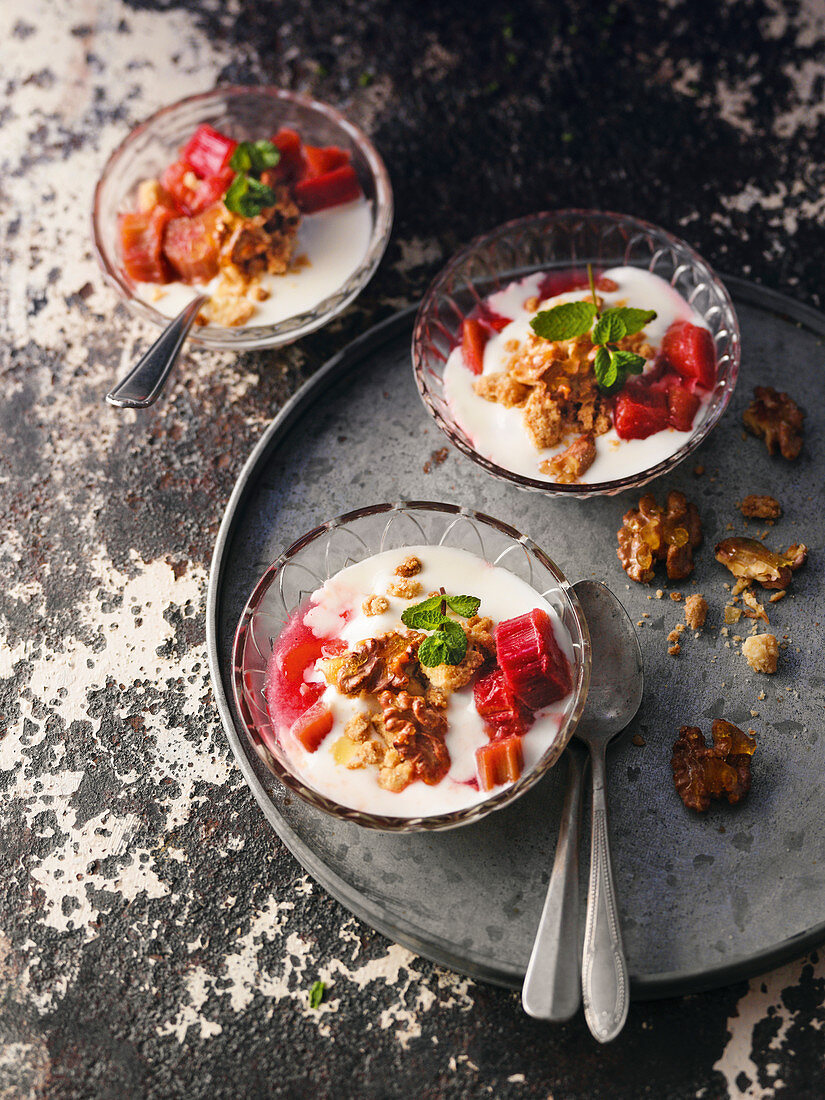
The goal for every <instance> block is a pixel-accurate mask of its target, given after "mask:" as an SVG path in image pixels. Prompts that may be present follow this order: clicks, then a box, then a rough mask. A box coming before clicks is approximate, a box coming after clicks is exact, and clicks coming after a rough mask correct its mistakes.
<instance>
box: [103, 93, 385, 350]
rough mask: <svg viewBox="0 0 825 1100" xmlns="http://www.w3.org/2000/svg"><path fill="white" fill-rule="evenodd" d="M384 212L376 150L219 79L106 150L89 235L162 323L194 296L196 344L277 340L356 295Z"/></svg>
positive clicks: (129, 298) (370, 267) (273, 98)
mask: <svg viewBox="0 0 825 1100" xmlns="http://www.w3.org/2000/svg"><path fill="white" fill-rule="evenodd" d="M392 208H393V203H392V190H391V187H390V183H389V177H388V175H387V171H386V168H385V167H384V164H383V162H382V160H381V158H380V156H379V155H378V153H377V152H376V150H375V148H374V146H373V145H372V143H371V142H370V141H369V139H368V138H367V137H366V135H365V134H363V133H362V132H361V131H360V130H359V129H358V128H357V127H356V126H353V125H352V124H351V123H350V122H348V121H347V120H346V119H345V118H344V117H343V116H342V115H341V114H340V113H339V112H338V111H336V110H335V109H334V108H332V107H329V106H328V105H326V104H323V103H319V102H318V101H316V100H313V99H310V98H309V97H307V96H303V95H299V94H297V93H294V92H287V91H282V90H280V89H276V88H244V87H237V88H236V87H221V88H216V89H215V90H214V91H212V92H208V93H206V94H204V95H200V96H192V97H190V98H188V99H185V100H182V101H180V102H179V103H176V104H173V105H172V106H169V107H166V108H164V109H163V110H161V111H158V112H157V113H156V114H155V115H153V116H152V117H151V118H150V119H148V120H147V121H146V122H145V123H142V124H141V125H140V126H138V127H136V128H135V130H133V131H132V132H131V134H129V135H128V137H127V138H126V140H125V141H124V142H123V143H122V144H121V145H120V147H119V148H118V149H116V150H115V152H114V153H113V154H112V156H111V157H110V159H109V162H108V163H107V165H106V168H105V169H104V172H103V175H102V176H101V179H100V181H99V183H98V185H97V189H96V191H95V202H94V211H93V237H94V243H95V248H96V251H97V256H98V260H99V262H100V264H101V267H102V269H103V272H104V275H105V276H106V278H107V280H108V281H109V282H110V283H111V284H112V285H113V286H114V287H115V288H116V289H117V290H118V292H119V293H120V294H121V295H122V296H123V298H124V300H125V301H126V304H127V305H128V306H129V307H130V308H131V309H132V310H133V311H134V312H136V313H138V314H140V315H141V316H143V317H147V318H149V319H151V320H153V321H155V322H156V323H158V324H162V325H166V324H167V323H168V321H169V319H170V318H171V317H173V316H175V315H176V314H177V313H178V312H180V310H181V309H182V308H183V306H184V305H185V304H186V303H187V302H188V301H190V300H191V298H192V297H193V296H194V294H195V293H201V292H205V293H207V294H208V295H209V296H210V300H209V302H208V303H207V304H206V306H205V307H204V309H203V310H202V312H201V315H200V316H199V322H200V324H199V325H198V326H196V327H195V329H194V330H193V332H192V336H191V338H192V339H193V340H196V341H197V342H200V343H203V344H206V345H208V346H210V347H235V348H251V347H274V346H278V345H280V344H284V343H288V342H290V341H292V340H296V339H298V338H299V337H300V336H303V335H305V334H306V333H308V332H311V331H313V330H314V329H316V328H318V327H319V326H321V325H323V324H325V323H326V322H327V321H329V320H330V319H331V318H332V317H334V316H335V315H336V314H337V313H339V312H340V311H341V310H342V309H344V308H345V307H346V306H347V305H348V304H349V303H350V302H351V301H352V300H353V299H354V298H355V296H356V295H357V294H358V293H359V292H360V290H361V289H363V287H364V286H365V285H366V283H367V282H368V281H369V279H370V278H371V277H372V275H373V273H374V271H375V269H376V267H377V266H378V263H379V261H380V259H381V257H382V255H383V253H384V250H385V248H386V245H387V241H388V239H389V233H390V228H391V225H392Z"/></svg>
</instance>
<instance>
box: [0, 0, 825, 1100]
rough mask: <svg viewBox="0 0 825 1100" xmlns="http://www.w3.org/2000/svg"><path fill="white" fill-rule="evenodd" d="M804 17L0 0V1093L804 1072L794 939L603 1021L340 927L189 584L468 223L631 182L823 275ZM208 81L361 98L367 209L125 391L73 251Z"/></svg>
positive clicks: (682, 231)
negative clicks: (322, 398) (308, 281)
mask: <svg viewBox="0 0 825 1100" xmlns="http://www.w3.org/2000/svg"><path fill="white" fill-rule="evenodd" d="M824 43H825V8H823V5H822V3H821V2H820V0H806V2H800V3H791V2H790V0H784V2H783V0H761V2H757V0H743V2H740V3H727V4H725V5H724V6H720V5H716V4H711V3H705V2H696V0H693V2H690V3H688V2H687V0H672V2H671V3H669V4H667V5H641V4H631V3H629V2H624V3H611V4H606V3H604V4H603V3H596V2H594V0H591V2H589V3H579V4H575V3H574V4H567V5H549V4H541V3H538V2H536V3H534V4H528V3H518V4H516V3H514V4H507V5H503V6H499V7H493V6H487V7H485V6H483V5H476V6H474V8H473V9H472V14H470V13H468V12H467V11H466V10H465V9H464V7H463V6H460V5H450V4H441V5H440V6H435V5H428V4H411V3H398V2H395V3H394V2H390V0H383V2H379V0H363V2H350V3H339V4H333V3H331V2H329V0H317V2H316V3H314V4H308V3H305V2H303V0H298V2H296V3H294V4H289V5H286V4H272V3H266V2H264V0H258V2H256V3H247V4H243V5H241V4H234V5H229V4H224V3H223V2H221V0H200V2H198V3H191V4H174V3H167V2H158V3H132V4H129V3H123V2H118V0H90V2H88V3H85V4H83V5H82V6H81V5H75V4H72V5H69V4H65V5H57V4H53V3H49V2H48V0H27V2H24V0H7V2H6V3H5V4H4V5H2V8H0V181H2V182H0V199H1V200H2V205H0V211H2V214H0V234H2V238H1V240H2V243H1V244H0V262H2V265H3V273H2V281H0V330H1V335H0V377H2V381H3V390H4V398H5V400H4V402H3V404H2V407H0V432H2V445H0V509H1V512H0V514H2V519H3V525H2V529H1V532H2V533H1V534H0V563H2V572H1V573H0V576H2V578H3V585H2V593H0V631H1V632H2V633H1V634H0V641H1V642H2V644H0V790H2V792H3V825H2V832H1V833H0V838H1V842H0V875H2V882H3V887H2V890H1V891H0V927H2V932H0V1005H2V1011H0V1097H3V1098H4V1100H5V1098H6V1097H18V1096H19V1097H46V1096H48V1097H61V1098H62V1097H81V1096H93V1097H108V1096H116V1097H118V1098H119V1100H120V1098H127V1097H128V1098H131V1097H138V1096H143V1095H149V1096H153V1097H170V1096H186V1097H210V1098H211V1097H224V1096H227V1097H229V1096H237V1095H266V1094H271V1095H276V1096H287V1097H292V1096H307V1095H314V1096H330V1097H339V1096H340V1097H347V1096H353V1095H359V1096H365V1097H376V1098H383V1097H408V1096H426V1097H430V1096H431V1097H463V1096H470V1095H472V1096H488V1095H489V1096H494V1097H521V1096H531V1097H532V1096H536V1097H547V1096H553V1097H554V1098H555V1100H561V1098H568V1097H589V1096H594V1095H599V1096H604V1097H622V1098H624V1097H637V1096H643V1095H650V1096H655V1097H661V1096H668V1097H694V1096H700V1095H701V1096H703V1097H724V1096H737V1097H739V1096H753V1097H757V1096H759V1097H761V1096H790V1097H794V1096H801V1097H808V1096H811V1097H815V1096H818V1095H821V1094H822V1092H823V1090H824V1089H825V1073H824V1072H823V1063H824V1062H825V1037H823V1035H824V1033H823V1030H822V1027H823V1024H825V1010H823V1008H822V1003H823V997H824V996H825V965H823V964H822V963H821V962H820V961H819V959H818V957H817V956H811V957H810V958H809V959H807V960H802V961H800V962H798V963H796V964H791V965H789V966H787V967H785V968H783V969H782V970H779V971H777V972H775V973H773V974H771V975H768V976H767V977H766V978H765V979H764V980H763V981H759V980H757V981H754V982H751V983H750V984H749V985H746V984H742V985H740V986H737V987H732V988H728V989H725V990H721V991H718V992H716V993H713V994H706V995H703V996H699V997H692V998H688V999H685V1000H680V1001H673V1002H659V1003H656V1004H647V1005H638V1006H634V1007H633V1008H632V1009H631V1013H630V1019H629V1021H628V1025H627V1029H626V1031H625V1032H624V1034H623V1035H622V1036H621V1037H620V1039H619V1040H618V1041H617V1042H616V1043H614V1044H613V1045H612V1046H610V1047H608V1048H604V1049H603V1048H597V1047H596V1046H595V1044H594V1043H593V1042H592V1040H591V1039H590V1037H589V1034H588V1033H587V1031H586V1029H585V1027H584V1025H583V1023H582V1022H581V1020H576V1021H574V1022H573V1023H571V1024H569V1025H566V1026H564V1027H559V1028H551V1027H546V1026H543V1025H539V1024H537V1023H535V1022H532V1021H530V1020H528V1019H526V1018H525V1017H524V1016H523V1015H522V1013H521V1010H520V1006H519V1003H518V999H517V997H516V996H515V995H514V994H511V993H507V992H502V991H500V990H497V989H493V988H489V987H486V986H483V985H474V984H472V983H470V982H468V981H466V980H464V979H461V978H458V977H456V976H455V975H452V974H450V973H447V972H445V971H442V970H439V969H437V968H434V967H432V966H431V965H429V964H428V963H426V962H424V961H422V960H420V959H417V958H415V957H414V956H412V955H410V954H409V953H408V952H407V951H405V950H403V949H401V948H398V947H395V946H392V945H390V944H389V943H388V942H387V941H386V940H384V939H382V938H381V937H380V936H377V935H375V934H374V933H373V932H371V931H370V930H369V929H367V928H365V927H362V926H360V925H359V924H358V923H357V922H356V921H354V920H353V919H352V918H350V917H349V916H348V914H347V913H346V912H344V911H343V910H342V909H341V908H340V907H339V906H338V905H337V904H336V903H334V902H332V901H330V900H329V899H328V898H327V897H326V896H325V895H324V893H323V891H321V890H320V889H319V888H318V887H316V886H314V884H313V883H312V882H311V881H309V880H308V879H307V878H306V876H304V875H303V873H302V872H301V869H300V868H299V867H298V866H297V864H296V863H295V862H294V861H293V860H292V858H291V857H290V856H289V855H288V854H287V853H286V852H285V851H284V850H283V848H282V847H281V845H280V844H279V843H278V841H277V839H276V838H275V837H274V835H273V834H272V832H271V831H270V830H269V828H268V827H267V826H266V824H265V822H264V820H263V817H262V816H261V814H260V812H259V810H258V809H257V807H256V805H255V804H254V802H253V800H252V798H251V796H250V795H249V794H248V792H247V791H246V789H245V787H244V786H243V784H242V782H241V780H240V777H239V774H238V772H237V770H236V769H235V767H234V765H233V763H232V760H231V758H230V755H229V752H228V749H227V746H226V743H225V740H224V737H223V733H222V731H221V728H220V724H219V722H218V720H217V715H216V712H215V709H214V706H213V704H212V701H211V695H210V687H209V679H208V672H207V667H206V652H205V644H204V623H203V614H204V589H205V582H206V577H207V573H208V564H209V559H210V554H211V550H212V546H213V542H214V538H215V533H216V531H217V527H218V524H219V522H220V518H221V515H222V512H223V509H224V506H225V503H226V500H227V498H228V496H229V493H230V491H231V487H232V485H233V483H234V480H235V478H236V476H237V473H238V471H239V469H240V467H241V465H242V463H243V461H244V459H245V458H246V455H247V454H248V452H249V450H250V448H251V446H252V445H253V443H254V441H255V440H256V439H257V438H258V436H259V435H260V432H261V431H262V429H263V427H264V426H265V424H266V423H267V422H268V421H269V419H270V418H271V416H272V414H273V413H274V412H275V411H276V410H277V408H278V407H279V406H280V405H281V404H282V402H283V401H284V400H285V398H286V397H287V396H288V395H289V394H291V393H292V392H293V391H294V390H295V388H296V386H297V385H298V384H299V383H300V382H301V381H302V380H303V379H304V378H306V377H307V376H308V375H309V374H310V373H311V372H312V371H313V370H314V369H315V368H316V367H317V366H318V364H319V363H321V362H322V361H323V360H324V359H325V358H327V357H328V356H329V355H330V354H331V353H333V352H334V351H337V350H339V349H340V348H341V347H342V346H344V345H345V343H346V342H347V341H348V340H349V339H350V338H351V337H352V336H354V335H356V334H357V333H359V332H360V331H362V330H363V329H364V327H365V326H366V325H368V324H369V323H371V321H373V320H375V319H378V318H380V317H382V316H385V315H388V314H389V313H390V312H392V311H393V310H394V309H395V308H397V307H399V306H400V305H403V304H407V303H408V302H410V301H413V300H415V299H416V298H417V297H418V296H419V295H420V293H421V291H422V290H423V288H424V287H425V285H426V283H427V281H428V279H429V278H430V276H431V275H432V274H433V273H434V272H435V271H436V270H437V269H438V267H439V266H440V264H441V263H442V262H443V260H444V258H445V257H446V256H447V255H448V254H449V253H450V252H451V251H452V249H453V248H454V247H455V246H456V245H458V244H460V243H463V242H464V241H466V240H467V239H468V238H470V237H471V236H472V235H473V234H474V233H476V232H478V231H481V230H484V229H487V228H489V227H491V226H493V225H495V224H498V223H499V222H501V221H503V220H505V219H507V218H509V217H514V216H517V215H519V214H522V213H526V212H529V211H531V210H534V209H536V208H538V207H551V206H561V205H582V206H600V207H605V208H608V209H616V210H623V211H626V212H628V213H633V214H637V215H640V216H642V217H646V218H648V219H650V220H651V221H653V222H656V223H658V224H661V225H664V226H666V227H668V228H670V229H672V230H673V231H675V232H676V233H678V234H679V235H681V236H683V237H685V238H686V239H687V240H688V241H690V242H691V243H692V244H694V245H696V246H697V247H698V248H699V250H700V251H701V252H703V253H704V254H705V255H706V256H707V258H708V259H709V260H710V261H711V263H713V264H714V265H715V266H717V267H718V268H719V269H721V270H722V271H729V272H732V273H734V274H744V275H747V276H750V277H751V278H754V279H756V280H757V281H760V282H763V283H765V284H766V285H769V286H772V287H775V288H777V289H780V290H785V291H788V292H791V293H793V294H794V295H795V296H796V297H798V298H799V299H801V300H803V301H806V302H809V303H812V304H819V301H820V298H819V296H820V294H821V253H822V248H823V236H824V235H825V234H824V232H823V219H825V199H823V197H822V195H823V182H825V181H823V176H824V175H825V156H823V153H822V148H823V141H822V138H823V129H825V107H823V103H825V97H824V96H823V85H824V83H825V79H824V78H825V61H823V44H824ZM215 82H248V83H254V82H269V83H273V84H280V85H283V86H287V87H292V88H296V89H300V90H306V91H310V92H312V93H314V94H317V95H318V96H319V97H320V98H322V99H326V100H329V101H330V102H333V103H335V104H337V105H338V106H340V107H341V108H342V109H343V110H344V111H345V112H346V113H347V114H349V115H350V116H351V117H352V118H353V119H354V120H355V121H356V122H358V123H360V124H361V125H362V126H364V127H365V128H366V129H367V130H368V131H369V132H370V133H371V134H372V135H373V137H374V139H375V141H376V143H377V144H378V146H379V148H380V149H381V151H382V153H383V154H384V156H385V158H386V161H387V165H388V167H389V170H390V172H391V175H392V178H393V182H394V185H395V191H396V199H397V219H396V228H395V231H394V234H393V239H392V242H391V244H390V248H389V251H388V253H387V257H386V259H385V261H384V263H383V265H382V267H381V269H380V270H379V273H378V275H377V277H376V279H375V280H374V282H373V283H372V285H371V286H370V288H369V289H368V290H367V291H366V292H365V294H364V295H363V296H362V297H361V299H359V302H358V303H357V305H356V306H355V307H354V308H352V309H351V310H350V311H349V312H348V313H347V314H346V316H345V317H344V318H343V319H341V320H340V321H338V322H337V323H335V324H334V325H332V326H330V327H329V328H328V329H326V330H324V331H323V332H321V333H318V334H315V335H314V336H312V337H311V338H309V339H307V340H305V341H303V342H302V343H301V344H299V345H298V346H296V347H293V348H289V349H286V350H282V351H279V352H271V353H256V354H248V355H242V356H231V355H228V354H214V353H209V352H204V351H193V352H191V353H190V354H188V355H187V356H186V357H185V359H184V361H183V362H182V363H181V364H180V368H179V370H178V373H177V376H176V381H175V384H174V385H173V386H172V387H171V388H170V390H169V392H168V394H167V395H166V397H165V398H164V399H163V401H162V402H161V403H159V404H158V405H157V406H156V407H155V408H154V409H153V410H151V411H149V412H147V413H142V414H140V415H136V414H134V413H119V412H116V411H115V410H112V409H109V408H107V407H106V406H104V405H103V404H102V403H101V398H102V395H103V394H104V393H105V391H106V389H107V388H108V386H109V385H110V384H111V382H112V380H113V379H114V378H115V377H116V376H117V375H118V374H119V373H120V372H121V371H122V369H123V367H124V365H125V364H126V363H128V362H129V361H131V359H132V358H133V356H134V352H135V350H136V349H137V348H138V347H140V346H142V345H143V344H144V343H145V341H146V339H147V338H148V337H149V336H150V330H149V328H148V326H145V325H143V324H142V323H139V322H136V321H133V320H132V319H130V318H129V317H128V315H127V314H126V312H125V310H124V309H123V307H122V306H120V305H118V304H117V303H116V299H115V297H114V295H113V293H112V292H111V291H109V290H108V289H106V288H105V287H104V286H103V283H102V280H101V278H100V275H99V273H98V271H97V268H96V266H95V264H94V260H93V258H92V256H91V250H90V244H89V239H88V230H87V211H88V210H89V207H90V203H91V193H92V190H93V186H94V182H95V179H96V176H97V174H98V173H99V171H100V169H101V167H102V165H103V163H104V161H105V159H106V157H107V156H108V154H109V152H110V151H111V150H112V149H113V148H114V147H115V145H116V144H117V143H118V142H119V141H120V140H121V139H122V137H123V136H124V135H125V133H126V132H127V131H128V129H129V127H130V126H131V125H133V124H134V123H135V122H137V121H138V120H140V119H141V118H143V117H145V116H146V115H148V114H150V113H151V112H152V111H153V110H155V109H156V108H157V107H158V106H160V105H161V104H163V103H165V102H168V101H171V100H173V99H177V98H179V97H180V96H182V95H185V94H188V93H190V92H196V91H201V90H205V89H206V88H208V87H210V86H211V85H213V84H214V83H215ZM317 978H320V979H322V980H324V981H325V982H326V983H327V990H326V995H325V998H324V1001H323V1004H322V1005H321V1007H320V1008H319V1009H317V1010H312V1009H310V1008H309V1005H308V989H309V987H310V986H311V985H312V983H313V982H314V981H315V980H316V979H317Z"/></svg>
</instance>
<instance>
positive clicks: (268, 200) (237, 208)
mask: <svg viewBox="0 0 825 1100" xmlns="http://www.w3.org/2000/svg"><path fill="white" fill-rule="evenodd" d="M276 201H277V196H276V195H275V192H274V191H273V190H272V188H271V187H267V186H266V184H265V183H261V181H260V180H256V179H252V177H251V176H240V175H237V176H235V178H234V179H233V180H232V182H231V183H230V185H229V187H228V188H227V190H226V194H225V195H224V197H223V204H224V206H225V207H226V209H227V210H231V211H232V213H233V214H240V216H241V217H242V218H254V217H255V215H256V214H260V212H261V211H262V210H264V209H265V208H266V207H267V206H273V205H274V204H275V202H276Z"/></svg>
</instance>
